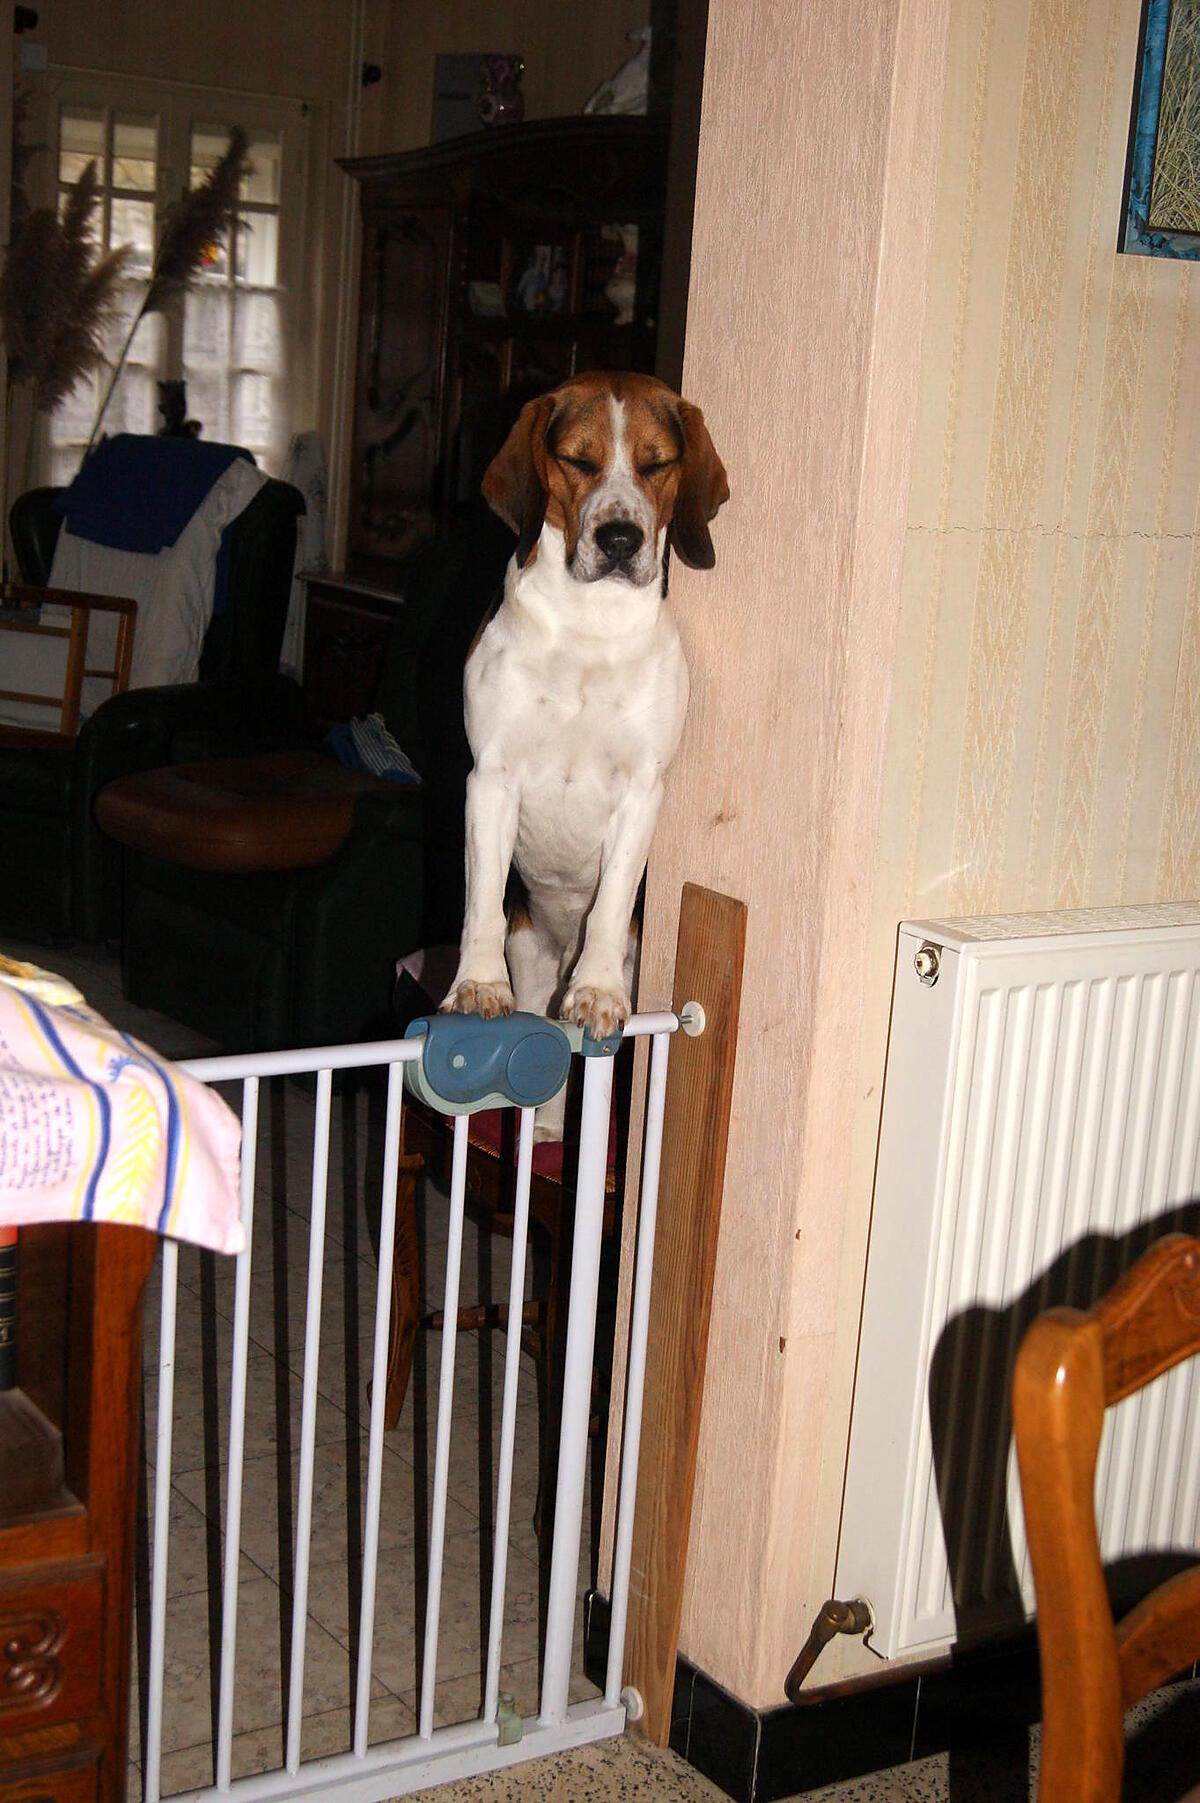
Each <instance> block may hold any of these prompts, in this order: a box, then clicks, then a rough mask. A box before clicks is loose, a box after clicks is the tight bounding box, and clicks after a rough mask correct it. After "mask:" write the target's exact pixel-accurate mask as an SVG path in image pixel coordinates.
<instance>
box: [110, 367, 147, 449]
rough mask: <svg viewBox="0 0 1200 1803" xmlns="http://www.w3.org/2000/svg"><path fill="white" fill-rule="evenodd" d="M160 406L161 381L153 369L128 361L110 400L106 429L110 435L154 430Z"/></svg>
mask: <svg viewBox="0 0 1200 1803" xmlns="http://www.w3.org/2000/svg"><path fill="white" fill-rule="evenodd" d="M157 407H158V383H157V381H156V380H155V376H154V372H153V370H149V369H142V368H140V367H139V366H138V365H137V364H130V363H127V364H126V365H125V368H124V369H123V370H122V371H121V380H120V381H119V382H118V383H117V385H116V387H115V388H114V389H113V397H112V400H111V401H110V402H109V403H108V409H107V411H106V413H105V415H104V430H105V431H106V432H107V433H109V434H110V435H111V434H112V433H114V432H154V431H155V430H156V429H157V427H158V425H159V421H158V419H157V417H156V413H157Z"/></svg>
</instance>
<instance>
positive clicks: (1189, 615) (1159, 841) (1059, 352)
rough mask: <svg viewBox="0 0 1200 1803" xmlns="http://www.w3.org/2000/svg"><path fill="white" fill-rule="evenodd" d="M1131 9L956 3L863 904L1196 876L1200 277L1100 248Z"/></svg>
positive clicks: (1030, 894) (947, 907) (1190, 883)
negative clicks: (873, 896) (884, 749)
mask: <svg viewBox="0 0 1200 1803" xmlns="http://www.w3.org/2000/svg"><path fill="white" fill-rule="evenodd" d="M1138 10H1139V9H1138V4H1137V0H1038V3H1037V4H1036V5H1034V6H1032V7H1024V6H1021V5H1017V4H1011V3H1008V4H997V3H995V0H969V3H964V0H959V3H958V4H956V5H955V7H954V16H953V22H952V39H951V76H950V81H949V84H948V92H947V101H946V116H945V125H944V131H945V137H944V152H943V160H942V171H941V178H940V183H939V195H938V207H937V215H936V218H937V224H936V246H935V276H934V281H933V283H932V286H931V298H930V312H929V321H928V329H927V355H926V361H925V370H924V375H923V382H922V405H921V416H920V426H919V434H918V448H917V456H916V461H915V472H914V482H913V492H912V498H911V504H910V511H909V526H908V535H907V545H906V552H905V570H904V590H903V604H902V612H901V630H900V636H899V644H898V654H897V660H896V694H895V704H894V707H893V710H892V719H891V729H890V734H889V741H888V763H887V789H886V796H887V805H886V806H885V809H884V815H883V822H882V830H881V852H882V857H881V865H880V873H879V879H880V880H879V902H880V905H881V909H882V910H883V911H884V912H887V911H888V910H890V911H892V912H896V911H897V909H898V910H899V911H900V912H903V911H905V910H907V909H909V908H914V909H918V910H920V911H925V910H927V909H928V910H933V911H937V912H947V911H949V912H955V913H970V912H976V911H980V910H985V909H994V908H1025V907H1068V908H1069V907H1080V906H1087V905H1092V904H1101V903H1106V902H1137V901H1147V900H1155V899H1157V900H1172V899H1177V898H1180V897H1185V896H1192V895H1195V894H1196V892H1197V889H1198V888H1200V844H1198V842H1197V836H1196V819H1197V798H1198V794H1200V790H1198V787H1197V784H1198V780H1200V776H1198V770H1197V758H1196V749H1197V731H1198V725H1200V684H1198V683H1197V680H1196V678H1197V674H1198V672H1197V670H1196V667H1195V657H1196V630H1197V600H1198V598H1200V597H1198V595H1197V580H1198V566H1197V561H1196V555H1195V544H1196V526H1197V496H1198V488H1200V405H1198V404H1197V402H1198V400H1200V355H1198V353H1200V281H1198V274H1200V272H1197V271H1196V270H1195V269H1194V268H1193V267H1192V266H1190V265H1187V264H1179V263H1170V262H1166V261H1163V260H1161V259H1157V258H1148V257H1127V256H1119V255H1117V254H1115V244H1116V236H1117V228H1118V222H1119V218H1120V211H1121V204H1120V203H1121V186H1122V179H1123V170H1124V161H1125V148H1126V138H1127V130H1128V123H1129V106H1130V93H1131V86H1132V76H1133V62H1134V54H1135V49H1136V43H1137V25H1138Z"/></svg>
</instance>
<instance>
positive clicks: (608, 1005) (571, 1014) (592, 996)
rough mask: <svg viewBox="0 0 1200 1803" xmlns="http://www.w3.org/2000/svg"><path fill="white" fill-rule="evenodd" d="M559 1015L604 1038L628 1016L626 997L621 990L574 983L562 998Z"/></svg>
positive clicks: (616, 1028)
mask: <svg viewBox="0 0 1200 1803" xmlns="http://www.w3.org/2000/svg"><path fill="white" fill-rule="evenodd" d="M562 1018H563V1019H564V1020H569V1021H571V1022H572V1023H573V1024H574V1025H575V1026H577V1027H583V1028H584V1029H585V1030H586V1031H587V1032H589V1033H590V1034H591V1036H592V1038H593V1039H607V1038H608V1036H609V1034H610V1033H616V1032H617V1031H618V1029H619V1028H621V1027H623V1026H624V1025H625V1022H626V1021H627V1020H628V1019H629V997H628V996H627V995H626V994H625V992H624V990H621V989H601V988H599V987H598V986H597V985H596V984H594V983H577V984H573V985H572V987H571V988H570V989H568V991H567V993H566V995H565V996H564V997H563V1002H562Z"/></svg>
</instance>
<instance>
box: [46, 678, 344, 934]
mask: <svg viewBox="0 0 1200 1803" xmlns="http://www.w3.org/2000/svg"><path fill="white" fill-rule="evenodd" d="M314 737H315V734H314V730H313V728H312V726H311V723H310V718H309V713H308V708H307V705H306V703H305V701H304V696H303V694H302V692H301V690H300V687H299V685H298V684H297V683H295V682H293V681H292V680H291V678H290V677H286V676H268V677H264V678H261V679H260V680H257V681H247V682H240V683H227V682H192V683H175V684H170V685H167V686H164V687H161V688H148V689H127V690H126V691H125V693H124V694H123V695H114V696H112V697H111V698H110V699H109V700H108V701H105V702H104V703H103V704H102V705H101V706H100V707H98V708H97V709H96V711H95V713H94V714H93V715H92V716H91V718H90V719H89V720H85V721H84V724H83V727H82V729H81V731H80V734H79V739H78V748H77V751H76V755H75V773H74V780H73V783H72V791H71V812H72V818H73V835H72V837H73V852H72V858H73V882H74V885H75V890H74V892H75V895H76V898H77V900H76V911H77V919H78V927H77V930H78V931H79V933H80V934H81V936H82V937H83V938H85V939H98V938H100V937H101V936H102V934H103V932H104V930H105V929H104V924H103V923H104V922H105V920H106V919H108V918H110V917H111V914H112V911H113V910H112V906H111V903H112V897H113V894H115V890H114V888H113V885H114V884H115V883H116V881H117V875H119V856H118V853H117V849H116V847H115V846H113V845H111V844H109V842H108V841H107V840H106V839H105V837H104V835H103V833H101V831H100V828H99V827H98V826H97V825H96V822H95V818H94V815H93V808H94V806H95V801H96V796H97V795H98V793H99V792H100V790H101V789H102V788H103V787H104V785H105V783H110V782H113V781H114V780H115V779H116V778H117V777H118V776H129V775H131V774H132V773H133V772H134V771H135V770H153V769H155V768H156V767H157V766H158V765H161V764H184V763H190V762H193V761H195V760H198V759H201V758H213V757H232V756H235V755H237V754H238V753H239V752H252V751H278V750H282V749H285V748H287V747H291V746H300V745H307V744H310V743H312V741H313V739H314ZM114 869H115V870H116V872H117V875H114Z"/></svg>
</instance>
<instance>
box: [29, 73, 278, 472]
mask: <svg viewBox="0 0 1200 1803" xmlns="http://www.w3.org/2000/svg"><path fill="white" fill-rule="evenodd" d="M169 125H170V122H169V121H168V120H165V119H164V118H163V117H162V116H160V115H156V114H139V113H125V112H120V111H117V110H115V109H113V108H109V107H94V108H88V107H79V106H70V107H65V106H64V107H63V108H62V109H61V112H60V115H59V158H58V182H59V194H60V204H61V201H62V197H63V196H65V193H66V190H67V188H68V186H69V185H70V184H71V183H72V182H73V181H75V180H76V179H77V177H78V176H79V175H80V173H81V172H82V170H83V168H84V167H85V165H86V164H87V163H88V162H90V161H92V160H93V159H95V162H96V166H97V172H98V174H99V177H100V183H101V200H100V205H99V206H98V207H97V209H96V213H95V216H94V218H95V229H96V234H97V239H98V242H99V244H100V245H102V246H103V248H105V249H109V248H111V247H112V246H114V245H118V244H132V245H133V247H134V255H133V257H132V258H131V259H130V262H129V264H128V265H127V268H128V271H129V277H128V280H127V281H126V282H125V283H124V300H123V306H122V309H121V314H120V316H119V317H118V318H117V319H115V320H114V322H113V325H112V327H111V329H110V331H109V333H108V338H107V348H108V353H109V356H110V358H111V359H112V360H113V361H115V360H116V357H117V356H118V355H119V352H120V347H121V345H122V344H123V343H124V340H125V336H126V333H127V332H128V330H129V324H130V322H131V320H132V319H133V317H134V315H135V313H136V311H137V309H138V307H139V306H140V304H141V301H142V298H143V296H144V294H145V290H146V281H147V279H148V276H149V272H150V266H151V262H152V259H153V255H154V243H155V238H156V233H157V225H156V213H157V210H158V208H159V205H160V199H159V197H160V196H173V195H175V194H178V193H180V192H181V191H182V189H183V187H184V185H185V184H186V185H188V186H193V187H194V186H195V185H196V184H197V183H199V182H200V181H202V180H203V179H204V176H205V175H206V174H207V173H208V171H209V170H210V169H211V168H212V167H213V165H214V164H215V163H216V162H217V161H218V159H219V158H220V156H221V155H222V153H223V151H224V149H225V146H226V144H227V142H228V130H227V129H226V128H225V127H223V126H219V125H212V124H205V123H200V124H194V123H191V122H188V124H187V126H186V158H187V167H186V169H174V170H173V169H172V167H171V162H172V160H173V159H172V157H171V153H170V140H171V138H172V136H176V137H178V136H181V135H182V134H181V133H180V132H178V131H176V132H175V133H172V131H171V130H170V129H169ZM174 160H175V161H178V160H179V157H178V155H177V156H176V158H175V159H174ZM249 160H250V164H251V168H250V171H249V173H248V174H247V175H246V176H245V177H244V179H243V181H242V185H241V191H240V196H239V202H238V210H237V218H236V221H235V224H234V227H233V230H232V232H231V234H230V239H229V241H227V242H226V243H224V244H221V245H214V246H213V248H212V252H211V254H210V257H209V260H208V261H207V263H206V264H205V266H204V268H203V270H202V272H201V273H200V275H199V276H198V277H197V279H196V282H195V283H194V285H193V287H192V289H191V291H190V292H189V293H188V295H187V297H186V299H185V300H184V302H183V303H182V306H181V307H179V308H178V309H177V310H175V311H173V312H172V313H171V314H170V315H166V316H164V315H161V314H151V315H150V316H148V317H147V318H145V319H143V321H142V322H141V324H140V326H139V327H138V330H137V334H136V337H135V339H134V342H133V345H132V348H131V350H130V354H129V357H128V360H127V362H126V366H125V369H124V370H123V372H122V374H121V378H120V380H119V381H118V383H117V385H116V388H115V389H114V391H113V394H112V398H111V400H110V401H109V404H108V407H107V409H106V411H105V415H104V430H105V431H106V432H108V433H114V432H156V431H157V430H158V429H159V427H160V425H161V424H162V420H161V417H160V415H159V412H158V400H159V395H158V387H157V384H158V383H159V382H160V381H163V380H167V379H168V378H178V377H182V378H183V379H184V381H185V382H186V384H187V404H188V407H187V410H188V417H189V419H196V420H199V421H200V423H201V426H202V428H203V435H204V437H205V438H207V439H210V440H214V441H217V442H221V443H227V444H239V445H244V446H245V447H246V448H247V449H248V450H250V451H252V452H253V453H254V455H255V457H256V458H257V460H258V462H259V464H260V465H261V466H262V467H263V468H264V469H266V470H268V471H270V472H275V471H277V470H278V468H279V465H280V463H281V461H282V458H283V454H284V451H285V449H286V446H287V440H288V435H289V426H290V422H289V420H288V418H287V407H286V386H285V380H284V378H285V374H286V370H285V340H286V319H285V311H284V291H283V287H282V283H281V280H280V223H281V213H280V209H281V201H282V192H281V190H282V166H283V159H282V139H281V134H280V133H279V132H278V131H270V130H251V132H250V158H249ZM107 380H108V372H107V371H100V372H98V373H97V375H96V376H94V377H93V378H91V379H89V380H87V381H84V382H81V383H80V384H79V385H78V387H77V388H76V389H75V391H74V393H73V394H71V395H70V396H69V398H68V399H67V400H66V401H65V402H64V404H63V405H62V406H61V407H60V408H59V409H58V410H57V411H56V412H55V414H54V415H53V416H52V419H51V424H50V464H51V468H50V479H51V481H53V482H55V483H65V482H69V481H70V480H71V477H72V476H73V475H74V474H75V471H76V470H77V469H78V467H79V463H80V459H81V457H82V455H83V451H84V447H85V446H86V444H87V441H88V436H89V434H90V432H91V430H92V425H93V422H94V420H95V417H96V410H97V408H98V406H99V405H100V400H101V396H102V394H103V392H104V389H105V387H106V386H107Z"/></svg>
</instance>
